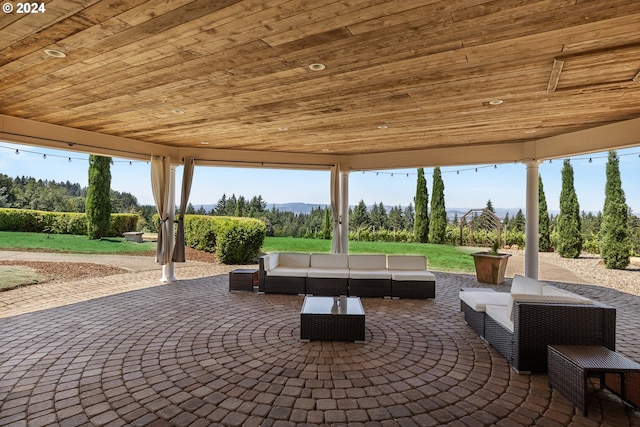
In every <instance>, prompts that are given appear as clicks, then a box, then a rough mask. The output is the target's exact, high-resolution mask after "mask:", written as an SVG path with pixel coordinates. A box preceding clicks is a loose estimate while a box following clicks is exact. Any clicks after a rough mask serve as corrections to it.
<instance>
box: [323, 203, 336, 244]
mask: <svg viewBox="0 0 640 427" xmlns="http://www.w3.org/2000/svg"><path fill="white" fill-rule="evenodd" d="M332 224H333V218H332V217H331V213H330V212H329V208H324V221H323V225H322V238H323V239H325V240H331V232H332V231H333V226H332Z"/></svg>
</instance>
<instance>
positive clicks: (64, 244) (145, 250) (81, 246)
mask: <svg viewBox="0 0 640 427" xmlns="http://www.w3.org/2000/svg"><path fill="white" fill-rule="evenodd" d="M155 247H156V244H155V243H152V242H145V243H135V242H127V241H125V239H124V238H119V237H109V238H105V239H101V240H90V239H89V238H88V237H87V236H73V235H69V234H51V235H49V236H47V235H46V234H43V233H18V232H9V231H0V249H9V250H27V251H38V250H39V251H46V252H73V253H96V254H112V253H117V254H123V255H124V254H131V255H146V254H151V253H152V252H153V250H155Z"/></svg>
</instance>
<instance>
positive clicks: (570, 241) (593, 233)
mask: <svg viewBox="0 0 640 427" xmlns="http://www.w3.org/2000/svg"><path fill="white" fill-rule="evenodd" d="M96 159H97V157H96ZM96 159H94V162H93V163H91V167H97V166H99V165H102V163H101V162H100V161H98V160H96ZM109 164H110V159H109V160H108V161H106V163H105V164H103V165H102V166H100V167H101V168H103V169H104V168H107V170H106V172H108V165H109ZM91 167H90V168H91ZM106 172H104V171H103V172H102V173H106ZM95 173H97V172H95ZM417 176H418V178H417V182H416V195H415V197H414V200H413V203H409V205H408V206H406V207H402V206H393V207H391V208H390V209H389V210H387V208H386V207H385V205H384V204H383V202H376V203H374V204H373V205H372V206H370V207H368V206H367V205H366V204H365V202H364V200H360V201H359V202H358V203H357V204H356V205H355V206H354V207H351V208H349V239H350V240H382V241H404V242H423V243H445V244H458V243H459V242H460V241H462V242H463V243H467V244H473V243H478V242H480V243H489V244H491V242H490V241H488V240H487V239H489V240H490V239H495V238H496V237H495V236H494V237H491V235H490V233H489V232H488V231H487V230H486V219H485V218H484V217H483V216H482V215H474V217H472V218H471V219H470V220H469V221H468V222H465V223H464V224H461V223H460V220H459V219H458V218H457V216H454V218H452V219H450V218H448V217H447V213H446V207H445V196H444V190H445V186H444V181H443V180H442V175H441V171H440V168H437V167H436V168H434V172H433V176H432V187H431V189H432V191H431V199H429V191H428V188H427V181H426V178H425V174H424V169H423V168H419V169H418V174H417ZM90 177H91V171H90ZM109 181H110V175H109ZM95 182H96V183H100V182H102V183H104V182H106V180H105V179H104V178H100V177H98V178H97V179H96V180H95ZM96 185H97V184H96ZM101 191H102V192H106V191H109V204H108V205H109V206H108V208H107V210H108V211H109V212H113V213H137V214H138V215H139V217H140V220H139V224H138V228H139V230H143V231H144V230H146V231H156V230H155V225H154V223H153V220H152V217H153V215H154V214H155V213H156V208H155V206H150V205H139V204H138V201H137V199H136V197H135V196H133V195H132V194H130V193H126V192H118V191H114V190H110V189H109V188H108V186H107V187H106V188H103V189H102V190H101ZM88 195H91V192H90V191H89V188H86V187H81V186H80V185H79V184H77V183H71V182H69V181H66V182H56V181H53V180H51V181H49V180H36V179H34V178H31V177H24V176H22V177H16V178H10V177H8V176H7V175H4V174H0V207H9V208H20V209H34V210H43V211H59V212H85V211H86V210H87V201H88V200H90V199H92V197H89V198H88V197H87V196H88ZM538 201H539V212H538V216H539V224H538V225H539V242H538V246H539V250H541V251H549V250H556V251H557V252H558V253H559V254H560V255H561V256H563V257H577V256H579V254H580V253H581V252H582V251H589V252H594V253H600V254H601V255H602V257H603V259H604V260H605V264H606V265H607V267H609V268H624V267H626V265H628V263H629V256H630V255H635V254H638V253H640V219H639V218H638V217H637V216H636V215H633V213H632V212H631V210H630V209H629V207H628V206H627V205H626V201H625V196H624V192H623V190H622V184H621V180H620V172H619V165H618V157H617V155H616V153H615V152H613V151H612V152H610V153H609V160H608V163H607V172H606V187H605V204H604V208H603V212H598V213H597V214H595V215H594V214H592V213H585V212H584V211H582V212H581V211H580V209H579V203H578V199H577V196H576V194H575V189H574V184H573V169H572V167H571V164H570V162H569V160H565V162H564V165H563V169H562V192H561V195H560V214H558V215H557V216H553V215H549V214H548V211H547V204H546V198H545V194H544V187H543V184H542V177H540V178H539V194H538ZM100 203H101V204H103V205H104V206H106V205H107V203H106V201H103V202H100ZM98 210H104V208H103V207H102V208H99V209H98ZM485 210H488V211H494V210H493V206H492V203H491V200H489V201H488V202H487V206H486V208H485ZM187 213H189V214H200V215H216V216H238V217H242V216H246V217H253V218H258V219H262V220H263V221H264V222H265V223H266V224H267V235H269V236H293V237H308V238H324V239H329V238H331V232H332V218H331V214H330V211H329V208H328V207H323V206H318V207H316V208H313V209H312V210H311V212H310V213H294V212H289V211H280V210H279V209H277V208H275V207H273V208H271V209H267V202H266V201H265V200H264V199H263V198H262V196H261V195H257V196H252V197H251V198H246V197H244V196H236V195H235V194H232V195H231V196H227V195H226V194H223V196H222V197H221V198H220V199H219V200H218V201H217V204H216V205H215V207H214V208H213V209H211V210H210V211H208V212H207V211H205V209H204V208H203V207H202V206H200V208H198V209H196V208H195V207H194V206H193V205H192V204H191V203H190V204H189V205H188V208H187ZM525 223H526V218H525V216H524V214H523V212H522V210H519V211H518V212H517V213H516V214H515V215H514V216H513V218H510V217H509V216H508V214H507V216H506V217H505V218H503V219H502V222H501V227H502V230H504V235H503V236H502V240H503V241H502V242H501V243H503V244H506V245H518V246H524V245H525V243H526V242H525V238H524V237H525V236H524V235H525ZM469 229H471V230H475V231H469ZM482 239H485V241H483V240H482Z"/></svg>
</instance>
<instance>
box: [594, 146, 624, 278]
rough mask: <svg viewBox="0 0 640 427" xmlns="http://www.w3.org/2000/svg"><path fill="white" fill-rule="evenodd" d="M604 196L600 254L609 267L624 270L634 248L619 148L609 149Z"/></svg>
mask: <svg viewBox="0 0 640 427" xmlns="http://www.w3.org/2000/svg"><path fill="white" fill-rule="evenodd" d="M604 197H605V198H604V209H603V220H602V228H601V233H602V240H601V247H600V254H601V255H602V259H603V260H604V265H605V266H606V267H607V268H614V269H618V270H624V269H625V268H626V267H627V266H628V265H629V262H630V259H629V256H630V252H631V241H630V239H629V230H628V209H629V208H628V207H627V202H626V199H625V195H624V190H623V189H622V180H621V179H620V167H619V160H618V156H617V154H616V152H615V151H609V160H608V161H607V183H606V186H605V191H604Z"/></svg>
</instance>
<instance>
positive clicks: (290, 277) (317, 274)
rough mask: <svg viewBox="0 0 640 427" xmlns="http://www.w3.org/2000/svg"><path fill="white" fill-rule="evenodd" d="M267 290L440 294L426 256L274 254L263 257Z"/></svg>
mask: <svg viewBox="0 0 640 427" xmlns="http://www.w3.org/2000/svg"><path fill="white" fill-rule="evenodd" d="M259 265H260V266H259V274H258V278H259V279H258V285H259V287H258V290H259V291H260V292H262V293H279V294H299V295H325V296H339V295H347V296H358V297H380V298H384V297H389V298H435V293H436V291H435V276H434V275H433V273H431V272H430V271H428V270H427V259H426V257H424V256H420V255H382V254H370V255H368V254H358V255H347V254H318V253H311V254H309V253H296V252H274V253H271V254H268V255H264V256H262V257H260V260H259Z"/></svg>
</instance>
